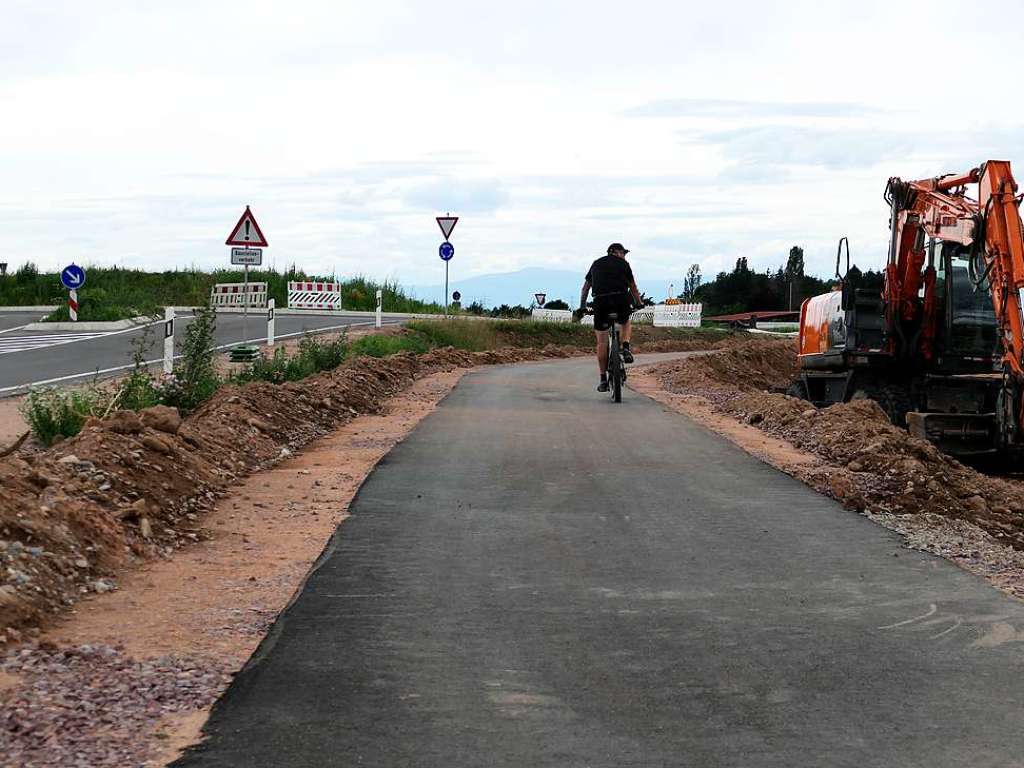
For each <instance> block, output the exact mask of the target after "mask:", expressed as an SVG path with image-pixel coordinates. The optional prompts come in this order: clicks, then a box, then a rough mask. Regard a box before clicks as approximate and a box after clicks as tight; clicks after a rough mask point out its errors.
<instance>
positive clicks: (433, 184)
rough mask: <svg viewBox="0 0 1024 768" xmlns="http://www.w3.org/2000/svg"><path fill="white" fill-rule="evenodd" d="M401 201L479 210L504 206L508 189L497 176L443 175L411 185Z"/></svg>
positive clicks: (435, 208) (434, 207)
mask: <svg viewBox="0 0 1024 768" xmlns="http://www.w3.org/2000/svg"><path fill="white" fill-rule="evenodd" d="M402 202H403V203H404V204H405V205H406V206H409V207H410V208H418V209H420V210H426V211H458V212H461V213H480V212H490V211H494V210H497V209H498V208H500V207H501V206H503V205H504V204H505V203H506V202H508V192H506V190H505V187H504V185H503V184H502V183H501V182H500V181H499V180H498V179H456V178H440V179H434V180H432V181H428V182H424V183H420V184H416V185H414V186H412V187H410V188H409V189H407V190H406V191H405V193H404V194H403V195H402Z"/></svg>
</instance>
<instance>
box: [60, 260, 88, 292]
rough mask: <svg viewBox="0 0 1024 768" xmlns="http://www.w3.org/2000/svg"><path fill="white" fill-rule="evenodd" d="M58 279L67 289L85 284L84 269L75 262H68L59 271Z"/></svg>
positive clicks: (73, 288) (70, 289)
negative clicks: (68, 263)
mask: <svg viewBox="0 0 1024 768" xmlns="http://www.w3.org/2000/svg"><path fill="white" fill-rule="evenodd" d="M60 281H61V283H62V284H63V285H64V287H65V288H67V289H68V290H69V291H73V290H75V289H76V288H81V287H82V286H83V285H85V270H84V269H82V268H81V267H80V266H78V265H77V264H70V265H68V266H66V267H64V269H62V270H61V272H60Z"/></svg>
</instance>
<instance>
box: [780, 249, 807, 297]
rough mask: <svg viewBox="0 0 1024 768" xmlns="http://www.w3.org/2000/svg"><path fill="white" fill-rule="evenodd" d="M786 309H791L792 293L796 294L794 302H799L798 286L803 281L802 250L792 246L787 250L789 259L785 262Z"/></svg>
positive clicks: (799, 292)
mask: <svg viewBox="0 0 1024 768" xmlns="http://www.w3.org/2000/svg"><path fill="white" fill-rule="evenodd" d="M785 276H786V294H787V296H786V307H787V309H792V308H793V300H794V293H795V294H796V302H797V303H799V302H800V301H801V291H800V290H799V288H798V286H800V285H801V284H802V283H803V280H804V249H803V248H801V247H800V246H799V245H794V246H793V247H792V248H790V249H789V259H788V260H787V261H786V270H785Z"/></svg>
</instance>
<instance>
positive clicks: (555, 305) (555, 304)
mask: <svg viewBox="0 0 1024 768" xmlns="http://www.w3.org/2000/svg"><path fill="white" fill-rule="evenodd" d="M544 309H569V305H568V304H567V303H566V302H564V301H562V300H561V299H555V300H554V301H549V302H547V303H546V304H545V305H544Z"/></svg>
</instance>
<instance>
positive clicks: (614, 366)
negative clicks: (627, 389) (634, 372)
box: [608, 344, 622, 403]
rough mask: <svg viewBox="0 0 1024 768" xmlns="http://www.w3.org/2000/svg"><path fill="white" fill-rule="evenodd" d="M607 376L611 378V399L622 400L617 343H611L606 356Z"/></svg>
mask: <svg viewBox="0 0 1024 768" xmlns="http://www.w3.org/2000/svg"><path fill="white" fill-rule="evenodd" d="M608 378H610V379H611V385H612V387H611V389H612V401H613V402H616V403H621V402H622V357H621V355H620V354H619V347H618V345H617V344H616V345H613V346H612V348H611V349H610V350H609V356H608Z"/></svg>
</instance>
